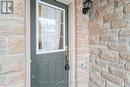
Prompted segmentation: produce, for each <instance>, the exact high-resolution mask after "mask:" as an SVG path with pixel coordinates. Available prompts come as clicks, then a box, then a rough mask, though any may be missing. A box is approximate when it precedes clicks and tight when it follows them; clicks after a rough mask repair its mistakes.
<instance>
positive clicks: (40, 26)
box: [37, 1, 65, 54]
mask: <svg viewBox="0 0 130 87" xmlns="http://www.w3.org/2000/svg"><path fill="white" fill-rule="evenodd" d="M64 50H65V10H64V9H61V8H59V7H56V6H53V5H50V4H47V3H44V2H40V1H39V2H38V5H37V53H38V54H39V53H48V52H57V51H64Z"/></svg>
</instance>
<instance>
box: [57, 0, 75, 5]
mask: <svg viewBox="0 0 130 87" xmlns="http://www.w3.org/2000/svg"><path fill="white" fill-rule="evenodd" d="M56 1H58V2H61V3H63V4H66V5H69V4H70V3H71V2H72V1H73V0H56Z"/></svg>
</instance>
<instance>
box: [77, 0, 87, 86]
mask: <svg viewBox="0 0 130 87" xmlns="http://www.w3.org/2000/svg"><path fill="white" fill-rule="evenodd" d="M75 2H76V6H75V7H76V8H75V10H76V17H75V20H76V87H88V79H89V72H88V70H89V69H88V68H89V67H87V68H85V69H81V64H85V63H86V64H87V66H88V62H89V45H88V33H89V31H88V15H83V14H82V7H83V6H82V0H75Z"/></svg>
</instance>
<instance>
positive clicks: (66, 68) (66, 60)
mask: <svg viewBox="0 0 130 87" xmlns="http://www.w3.org/2000/svg"><path fill="white" fill-rule="evenodd" d="M69 69H70V65H69V58H68V54H66V56H65V70H66V71H68V70H69Z"/></svg>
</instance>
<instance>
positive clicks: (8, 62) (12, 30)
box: [0, 0, 26, 87]
mask: <svg viewBox="0 0 130 87" xmlns="http://www.w3.org/2000/svg"><path fill="white" fill-rule="evenodd" d="M0 1H2V0H0ZM24 18H25V0H15V13H14V14H10V15H3V14H1V13H0V87H25V79H26V78H25V19H24Z"/></svg>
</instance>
